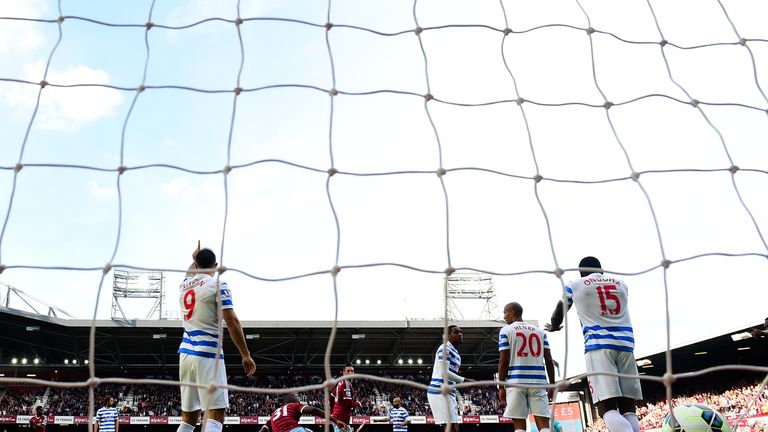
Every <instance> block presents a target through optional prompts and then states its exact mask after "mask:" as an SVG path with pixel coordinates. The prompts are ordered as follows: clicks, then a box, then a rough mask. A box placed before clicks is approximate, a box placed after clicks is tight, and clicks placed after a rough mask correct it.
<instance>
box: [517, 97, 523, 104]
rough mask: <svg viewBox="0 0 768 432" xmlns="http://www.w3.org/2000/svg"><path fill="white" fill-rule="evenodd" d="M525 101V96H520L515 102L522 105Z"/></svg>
mask: <svg viewBox="0 0 768 432" xmlns="http://www.w3.org/2000/svg"><path fill="white" fill-rule="evenodd" d="M523 102H525V99H523V98H521V97H519V98H517V99H515V103H516V104H518V105H522V104H523Z"/></svg>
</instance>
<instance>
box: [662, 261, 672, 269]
mask: <svg viewBox="0 0 768 432" xmlns="http://www.w3.org/2000/svg"><path fill="white" fill-rule="evenodd" d="M670 265H672V261H670V260H668V259H664V260H662V261H661V266H662V267H663V268H665V269H668V268H669V266H670Z"/></svg>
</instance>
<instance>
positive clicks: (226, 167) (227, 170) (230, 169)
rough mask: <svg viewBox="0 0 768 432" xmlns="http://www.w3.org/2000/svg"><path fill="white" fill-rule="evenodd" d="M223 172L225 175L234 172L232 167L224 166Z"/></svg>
mask: <svg viewBox="0 0 768 432" xmlns="http://www.w3.org/2000/svg"><path fill="white" fill-rule="evenodd" d="M221 172H223V173H224V175H228V174H229V173H230V172H232V167H231V166H230V165H224V169H222V170H221Z"/></svg>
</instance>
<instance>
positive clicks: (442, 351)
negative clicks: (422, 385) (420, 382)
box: [427, 341, 463, 397]
mask: <svg viewBox="0 0 768 432" xmlns="http://www.w3.org/2000/svg"><path fill="white" fill-rule="evenodd" d="M443 355H445V356H446V360H447V365H446V366H447V369H448V370H447V371H446V372H447V374H448V376H447V378H448V385H454V384H456V383H457V382H462V381H463V378H462V377H461V376H459V368H460V367H461V356H460V355H459V351H458V350H457V349H456V347H454V346H453V344H451V342H449V341H446V342H445V345H440V347H438V348H437V352H436V353H435V364H434V366H433V367H432V380H431V381H430V383H429V389H427V394H435V395H439V394H442V393H441V392H440V387H442V385H443V382H444V379H445V378H446V377H443ZM451 396H454V397H455V396H456V390H452V391H451Z"/></svg>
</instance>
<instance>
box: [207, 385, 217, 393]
mask: <svg viewBox="0 0 768 432" xmlns="http://www.w3.org/2000/svg"><path fill="white" fill-rule="evenodd" d="M215 392H216V384H210V385H209V386H208V393H209V394H214V393H215Z"/></svg>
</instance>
